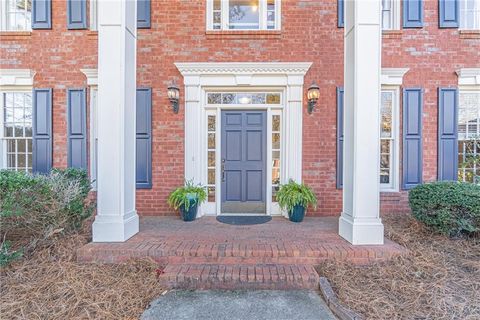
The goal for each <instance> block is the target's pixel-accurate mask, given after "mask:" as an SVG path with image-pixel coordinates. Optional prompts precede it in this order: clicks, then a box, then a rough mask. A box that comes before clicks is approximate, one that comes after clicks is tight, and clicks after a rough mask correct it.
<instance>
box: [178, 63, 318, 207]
mask: <svg viewBox="0 0 480 320" xmlns="http://www.w3.org/2000/svg"><path fill="white" fill-rule="evenodd" d="M175 66H176V67H177V68H178V70H179V71H180V73H181V74H182V76H183V77H184V85H185V105H184V106H185V179H187V180H193V181H194V182H196V183H202V184H206V177H207V176H206V167H207V163H206V161H207V155H206V154H205V153H206V146H205V143H206V141H205V139H204V137H205V132H206V113H205V108H204V106H205V105H206V100H205V99H206V94H205V91H209V89H211V88H217V89H218V88H224V89H227V88H228V89H230V90H232V91H241V90H244V91H245V90H248V91H256V90H263V91H265V90H268V89H265V88H270V89H269V90H282V91H283V96H282V99H283V105H284V112H283V114H282V118H283V120H282V124H283V130H282V132H283V136H284V137H283V140H282V142H283V146H284V148H283V150H285V151H284V154H285V156H284V159H285V160H284V163H283V164H282V177H283V178H284V179H283V182H285V181H288V180H289V179H293V180H295V181H297V182H301V181H302V132H303V131H302V129H303V121H302V117H303V108H302V105H303V103H302V101H303V82H304V76H305V74H306V72H307V71H308V69H309V68H310V66H311V63H310V62H265V63H263V62H252V63H249V62H239V63H210V62H207V63H175ZM246 108H251V106H248V107H246ZM218 110H220V109H218ZM269 115H270V114H269ZM218 119H219V111H218V112H217V130H218V128H220V127H219V123H220V122H219V121H218ZM219 142H220V141H219V138H218V134H217V148H218V145H219V144H218V143H219ZM267 147H268V146H267ZM267 161H268V158H267ZM216 163H217V164H218V163H219V153H218V152H217V161H216ZM217 167H218V166H217ZM218 170H219V169H218V168H217V174H216V177H217V179H218V178H219V171H218ZM267 170H268V169H267ZM268 177H269V176H267V179H268ZM270 180H271V179H270ZM267 182H268V180H267ZM216 185H217V186H218V181H217V183H216ZM270 189H271V188H270ZM218 190H219V189H217V190H216V192H217V194H216V199H220V198H219V194H218ZM268 195H269V193H267V197H268ZM269 199H270V201H268V200H269ZM269 199H268V198H267V204H268V203H269V202H270V203H271V191H270V198H269ZM217 203H219V201H217ZM204 209H205V210H204ZM271 211H272V210H271V208H270V207H269V205H267V212H271ZM219 212H220V210H219V205H218V204H217V205H216V206H215V211H214V212H212V211H211V210H210V208H208V204H207V205H203V206H202V207H200V208H199V212H198V215H199V216H202V215H203V214H204V213H208V214H217V213H219Z"/></svg>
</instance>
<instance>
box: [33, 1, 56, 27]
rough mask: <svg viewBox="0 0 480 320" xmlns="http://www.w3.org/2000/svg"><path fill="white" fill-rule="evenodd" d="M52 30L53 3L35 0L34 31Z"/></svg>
mask: <svg viewBox="0 0 480 320" xmlns="http://www.w3.org/2000/svg"><path fill="white" fill-rule="evenodd" d="M51 28H52V1H51V0H33V2H32V29H51Z"/></svg>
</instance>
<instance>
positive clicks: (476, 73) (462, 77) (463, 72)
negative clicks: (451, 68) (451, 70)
mask: <svg viewBox="0 0 480 320" xmlns="http://www.w3.org/2000/svg"><path fill="white" fill-rule="evenodd" d="M456 73H457V76H458V85H459V86H462V87H466V88H468V87H472V88H473V89H475V87H477V86H480V68H462V69H458V70H457V71H456Z"/></svg>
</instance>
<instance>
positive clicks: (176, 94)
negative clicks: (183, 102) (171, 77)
mask: <svg viewBox="0 0 480 320" xmlns="http://www.w3.org/2000/svg"><path fill="white" fill-rule="evenodd" d="M167 94H168V100H170V104H171V105H172V109H173V113H178V109H179V107H178V100H179V99H180V89H178V87H177V86H176V85H175V84H172V85H171V86H169V87H168V89H167Z"/></svg>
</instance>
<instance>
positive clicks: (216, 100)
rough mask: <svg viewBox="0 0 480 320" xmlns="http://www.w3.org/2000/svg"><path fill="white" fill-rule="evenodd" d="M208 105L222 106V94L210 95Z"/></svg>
mask: <svg viewBox="0 0 480 320" xmlns="http://www.w3.org/2000/svg"><path fill="white" fill-rule="evenodd" d="M207 103H208V104H221V103H222V94H220V93H209V94H208V99H207Z"/></svg>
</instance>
